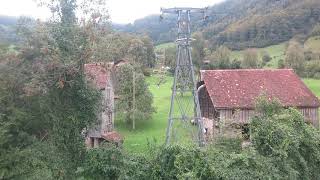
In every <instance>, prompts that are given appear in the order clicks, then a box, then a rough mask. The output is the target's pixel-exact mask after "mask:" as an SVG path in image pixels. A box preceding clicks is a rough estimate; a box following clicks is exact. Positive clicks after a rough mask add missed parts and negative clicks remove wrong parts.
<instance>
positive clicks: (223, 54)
mask: <svg viewBox="0 0 320 180" xmlns="http://www.w3.org/2000/svg"><path fill="white" fill-rule="evenodd" d="M230 55H231V51H230V50H229V48H227V47H226V46H220V47H219V48H218V49H217V50H216V51H215V52H214V53H213V54H212V56H211V58H212V64H213V66H214V67H217V68H218V69H228V68H230Z"/></svg>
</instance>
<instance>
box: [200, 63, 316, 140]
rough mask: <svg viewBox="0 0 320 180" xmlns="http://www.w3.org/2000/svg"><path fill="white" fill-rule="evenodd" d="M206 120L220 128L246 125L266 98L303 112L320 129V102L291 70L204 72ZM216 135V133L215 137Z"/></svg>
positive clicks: (202, 93) (202, 105)
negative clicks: (227, 125) (229, 125)
mask: <svg viewBox="0 0 320 180" xmlns="http://www.w3.org/2000/svg"><path fill="white" fill-rule="evenodd" d="M198 93H199V101H200V108H201V113H202V117H204V119H205V121H208V120H212V121H214V122H213V123H204V124H214V127H205V128H207V129H210V131H212V130H214V129H215V127H218V126H219V124H221V123H224V124H233V125H241V126H242V125H246V124H248V123H250V118H251V117H253V116H254V114H255V110H254V106H255V100H256V98H257V97H259V96H260V95H262V94H264V95H266V96H267V97H268V98H269V99H274V98H276V99H278V100H279V101H280V102H281V104H282V105H283V106H284V107H295V108H297V109H298V110H300V111H301V113H302V114H303V116H304V117H305V120H306V122H309V123H311V124H312V125H314V126H315V127H319V106H320V102H319V99H318V98H317V97H316V96H315V95H314V94H313V93H312V92H311V91H310V90H309V89H308V87H307V86H306V85H305V84H304V83H303V82H302V80H301V79H300V78H299V77H298V76H297V75H296V74H295V73H294V71H293V70H291V69H277V70H270V69H241V70H203V71H201V80H200V82H199V83H198ZM211 134H212V133H211Z"/></svg>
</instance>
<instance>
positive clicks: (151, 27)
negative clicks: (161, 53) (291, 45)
mask: <svg viewBox="0 0 320 180" xmlns="http://www.w3.org/2000/svg"><path fill="white" fill-rule="evenodd" d="M207 15H208V16H209V18H208V20H207V22H202V19H201V18H202V17H201V16H199V15H194V16H193V22H194V27H193V28H194V31H199V32H201V33H202V34H203V36H204V38H205V39H206V40H207V43H208V46H210V47H211V48H216V47H217V46H220V45H225V46H227V47H228V48H230V49H244V48H248V47H265V46H268V45H272V44H278V43H280V42H283V41H287V40H289V39H291V38H292V37H294V36H296V35H302V36H304V38H305V37H307V36H308V35H309V34H310V33H311V31H312V29H313V27H314V26H315V25H316V24H317V23H318V22H319V20H320V2H319V1H317V0H227V1H225V2H222V3H220V4H217V5H215V6H212V7H209V9H208V13H207ZM175 26H176V19H175V17H172V16H169V17H166V16H165V18H164V20H163V21H160V20H159V16H156V15H153V16H149V17H146V18H144V19H140V20H136V21H135V22H134V23H133V24H129V25H123V26H119V25H116V26H115V27H116V29H119V30H122V31H127V32H135V33H146V34H148V35H150V37H151V38H152V39H153V40H154V41H155V42H156V43H163V42H169V41H172V40H174V38H175V35H174V32H175V29H174V28H175Z"/></svg>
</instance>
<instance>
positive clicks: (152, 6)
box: [0, 0, 223, 24]
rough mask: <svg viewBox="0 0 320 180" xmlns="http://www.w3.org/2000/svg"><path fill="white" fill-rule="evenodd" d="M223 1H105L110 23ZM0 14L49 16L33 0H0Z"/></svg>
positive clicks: (42, 17) (44, 17) (43, 17)
mask: <svg viewBox="0 0 320 180" xmlns="http://www.w3.org/2000/svg"><path fill="white" fill-rule="evenodd" d="M221 1H223V0H107V6H108V9H109V13H110V16H111V20H112V22H115V23H122V24H124V23H132V22H133V21H134V20H136V19H139V18H142V17H144V16H147V15H150V14H158V13H159V12H160V7H179V6H182V7H205V6H209V5H210V6H211V5H214V4H216V3H218V2H221ZM0 14H1V15H9V16H20V15H28V16H32V17H35V18H41V19H43V20H44V19H46V18H48V17H49V16H50V14H49V11H48V10H47V9H45V8H39V7H37V5H36V3H35V2H34V0H0Z"/></svg>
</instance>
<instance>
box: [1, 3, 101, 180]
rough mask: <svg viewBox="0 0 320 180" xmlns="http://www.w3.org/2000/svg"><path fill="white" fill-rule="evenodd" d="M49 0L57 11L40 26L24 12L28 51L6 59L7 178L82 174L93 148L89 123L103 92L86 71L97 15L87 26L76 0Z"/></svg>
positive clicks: (4, 144)
mask: <svg viewBox="0 0 320 180" xmlns="http://www.w3.org/2000/svg"><path fill="white" fill-rule="evenodd" d="M47 2H49V3H47V4H46V5H48V6H49V7H51V10H52V12H53V13H54V14H55V15H57V16H54V17H56V18H55V19H51V20H50V21H49V22H46V23H42V22H41V21H37V22H35V23H34V24H33V25H32V26H30V20H28V19H21V20H20V21H19V27H18V33H19V35H20V36H21V37H22V40H23V42H22V43H20V45H19V49H20V50H19V52H18V53H17V55H10V56H7V57H6V59H5V61H4V62H2V64H1V66H0V68H1V70H0V73H1V75H0V82H1V84H0V92H1V96H0V107H1V108H0V124H1V128H0V134H1V137H4V139H1V146H0V152H1V153H0V161H1V162H0V172H1V173H0V179H43V178H44V179H70V178H72V177H75V172H76V169H77V168H78V167H79V166H80V165H81V164H82V162H83V158H84V156H83V155H84V154H85V152H86V149H85V146H84V140H83V134H82V133H83V130H84V129H85V128H87V127H88V126H89V125H91V123H94V120H95V119H96V111H97V105H98V104H97V102H98V100H99V93H98V92H97V91H96V90H94V89H91V88H90V87H88V86H87V85H86V82H85V78H84V72H83V65H84V63H85V61H86V60H87V59H88V57H90V56H91V55H92V54H91V52H92V49H91V48H92V44H93V41H92V39H91V33H90V32H92V31H96V30H97V29H96V28H94V27H93V26H92V24H93V23H94V22H96V21H93V20H92V19H91V20H88V21H86V22H88V23H85V22H82V23H84V24H82V25H80V23H79V22H78V21H77V18H76V17H75V11H76V9H77V7H80V6H78V5H79V4H77V2H76V1H75V0H53V1H47ZM92 2H94V1H90V3H92ZM101 2H102V1H101ZM99 5H101V4H100V2H99V3H98V4H94V6H95V7H98V6H99ZM81 7H82V6H81ZM84 7H86V6H84ZM96 10H97V9H94V10H93V11H94V13H93V12H92V11H89V12H87V13H85V14H86V15H88V13H89V14H90V15H89V17H92V18H93V16H91V15H92V13H93V14H95V15H97V12H98V11H96ZM90 12H91V13H90ZM80 14H82V13H80ZM94 17H96V16H94ZM99 17H100V18H101V19H103V18H102V17H103V16H102V15H101V16H99ZM100 18H99V19H100ZM89 37H90V38H89ZM17 168H18V169H17Z"/></svg>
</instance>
